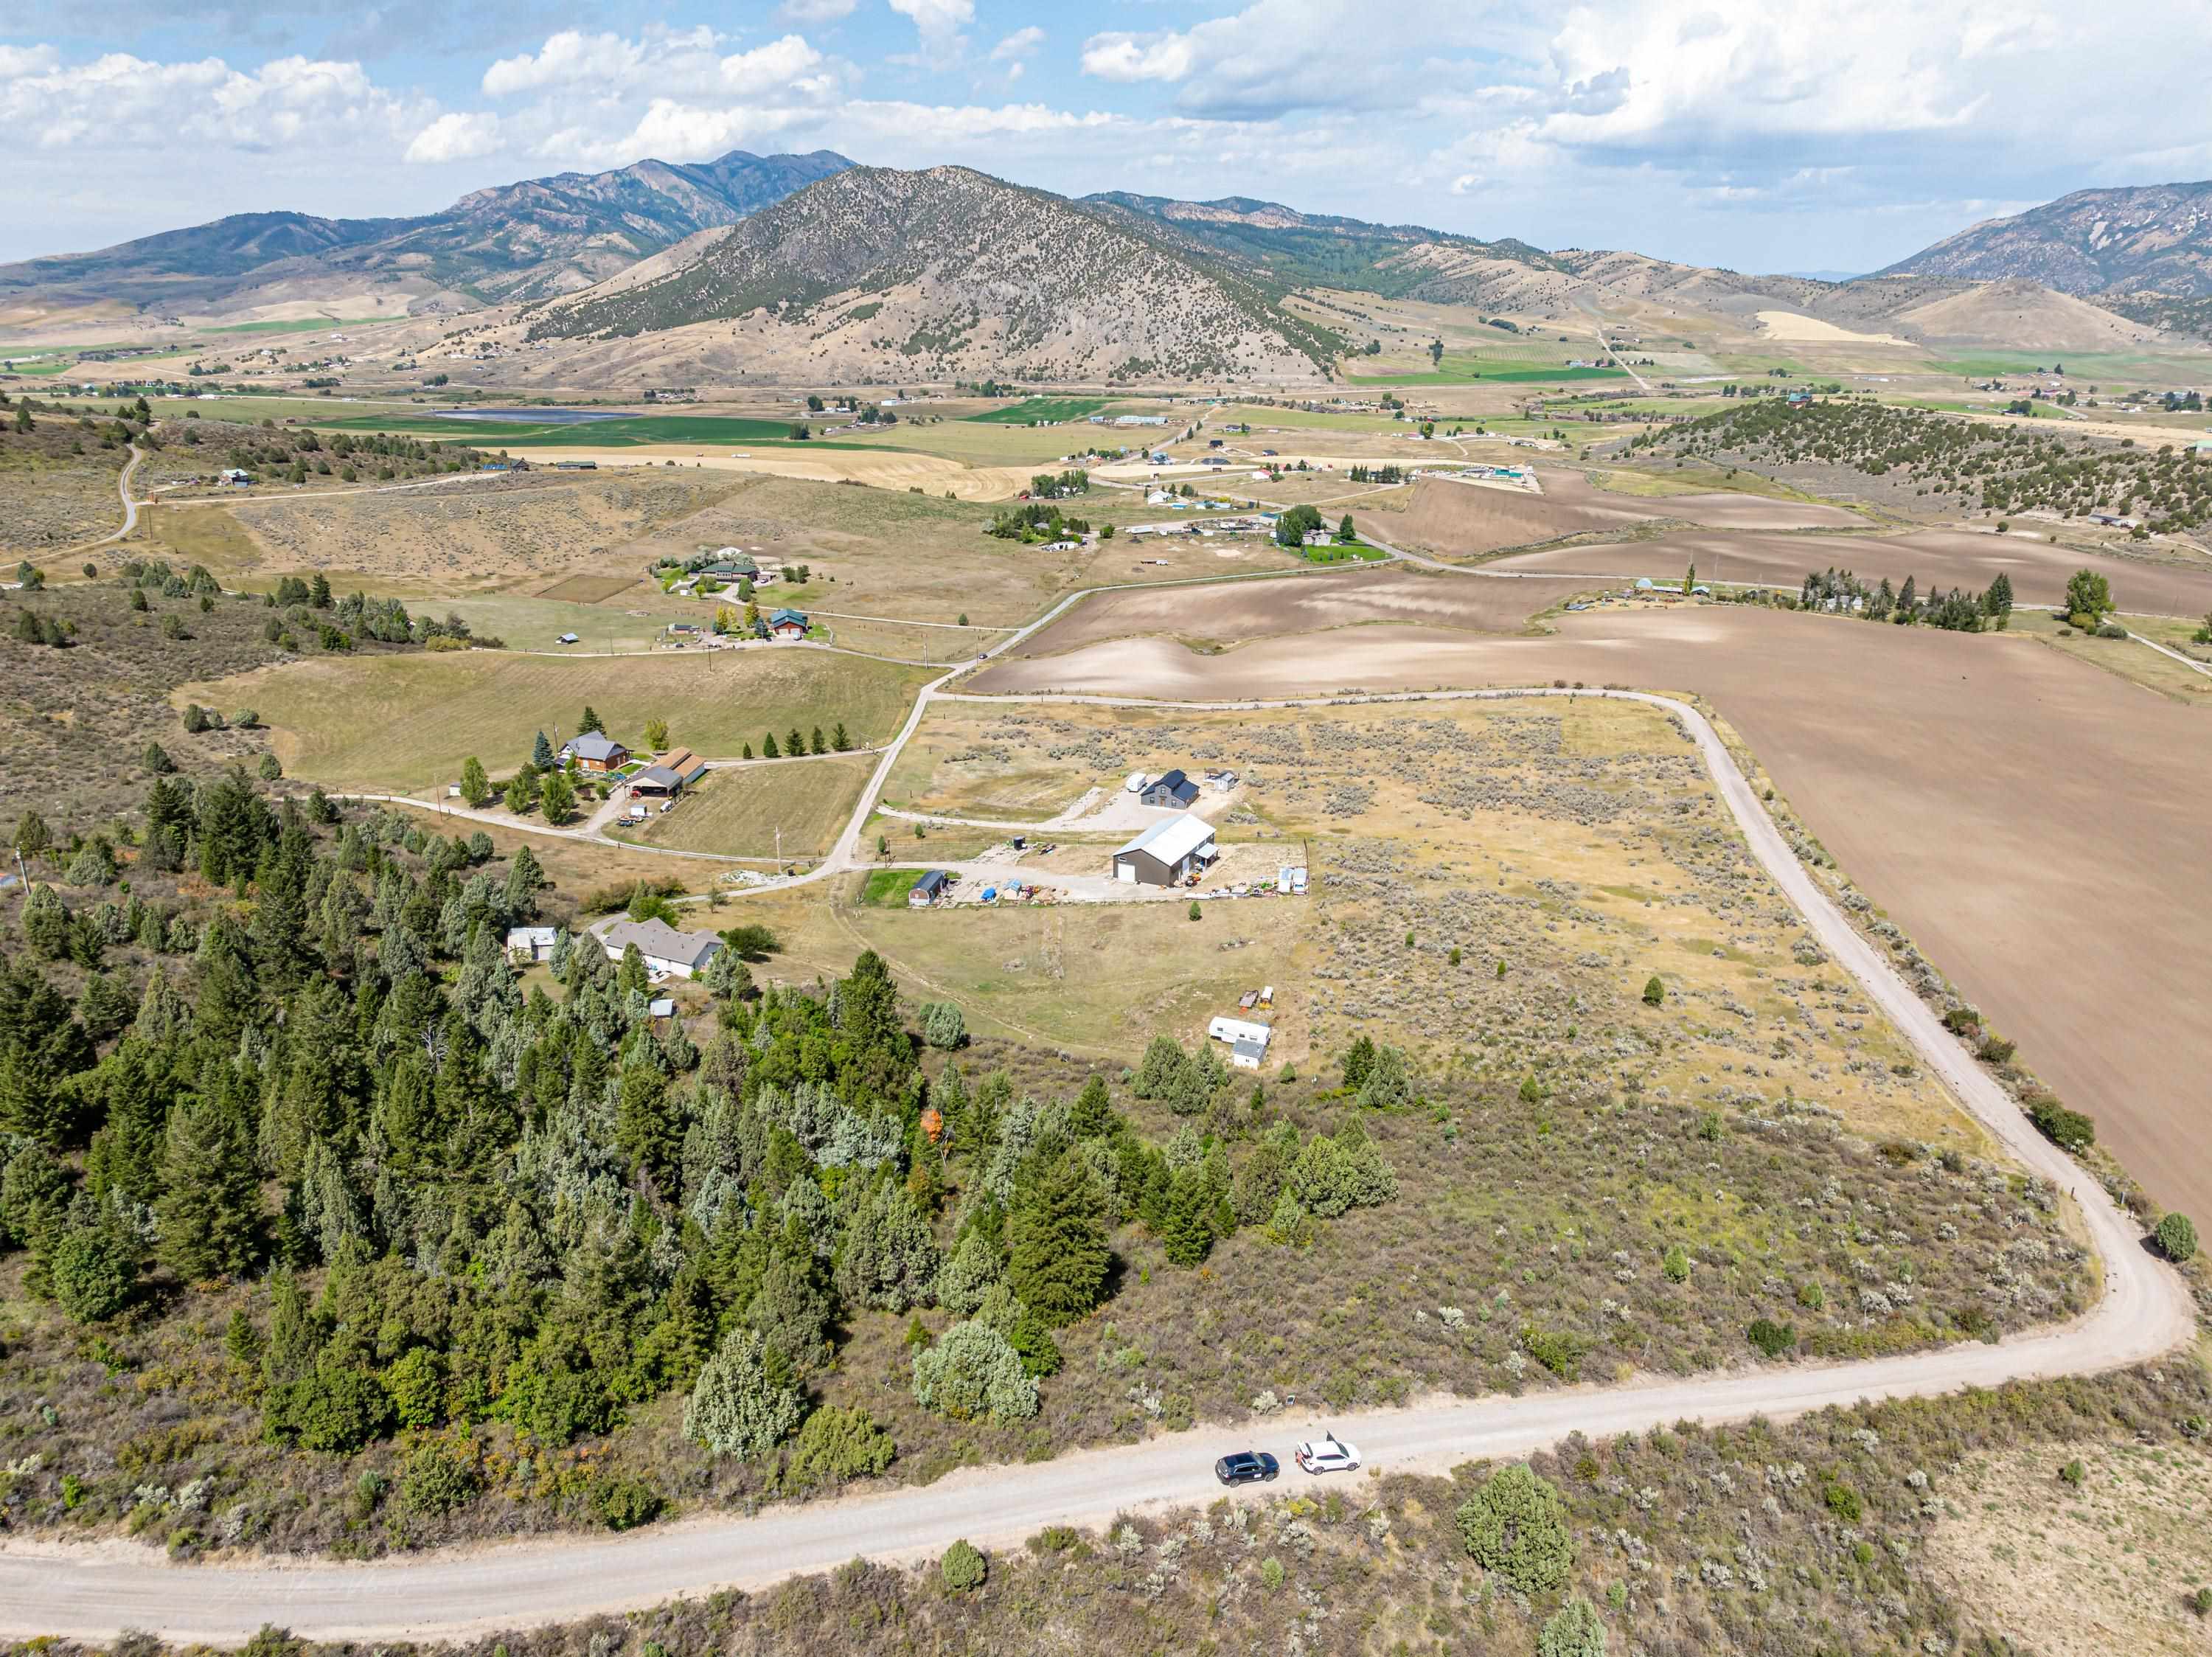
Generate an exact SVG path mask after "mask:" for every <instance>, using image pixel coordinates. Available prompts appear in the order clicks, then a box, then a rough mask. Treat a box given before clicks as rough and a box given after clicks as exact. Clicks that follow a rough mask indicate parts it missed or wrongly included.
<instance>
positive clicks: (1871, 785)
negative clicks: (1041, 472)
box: [973, 606, 2212, 1213]
mask: <svg viewBox="0 0 2212 1657" xmlns="http://www.w3.org/2000/svg"><path fill="white" fill-rule="evenodd" d="M1556 625H1557V628H1558V631H1557V634H1556V636H1554V637H1548V638H1535V639H1486V638H1482V637H1477V636H1473V635H1469V634H1467V633H1464V632H1459V633H1455V632H1449V631H1444V630H1442V629H1437V628H1431V627H1413V626H1394V625H1376V626H1371V627H1363V628H1354V629H1346V630H1343V631H1339V632H1337V633H1334V634H1333V635H1331V636H1330V637H1328V638H1327V639H1325V640H1322V641H1319V642H1316V641H1315V640H1311V639H1308V638H1304V637H1296V636H1291V637H1282V638H1277V639H1263V640H1261V641H1258V642H1256V643H1253V644H1250V645H1248V646H1246V647H1244V648H1243V649H1239V650H1235V651H1231V652H1228V653H1226V654H1224V655H1212V656H1208V655H1198V654H1194V653H1193V652H1192V651H1190V650H1189V649H1186V648H1185V647H1183V646H1182V645H1180V644H1177V643H1174V642H1172V641H1170V640H1167V639H1163V638H1155V637H1147V638H1141V639H1136V640H1122V641H1116V642H1112V643H1098V644H1092V645H1087V646H1085V647H1083V648H1081V649H1076V650H1073V651H1069V652H1067V653H1066V654H1063V655H1057V656H1053V657H1047V658H1036V659H1027V660H1013V661H1002V662H994V664H993V665H992V666H991V667H988V668H987V669H986V670H985V671H984V672H983V673H981V674H980V675H978V676H977V678H976V679H975V680H974V681H973V688H975V690H978V691H994V692H995V691H1016V690H1061V691H1078V692H1085V693H1091V694H1103V695H1125V696H1126V695H1133V696H1141V697H1155V698H1177V699H1183V698H1225V697H1240V696H1243V697H1286V696H1298V695H1310V694H1315V693H1316V692H1320V693H1327V692H1328V691H1335V690H1338V689H1340V688H1341V689H1351V688H1364V689H1370V690H1407V691H1422V690H1430V689H1440V688H1447V687H1459V686H1479V685H1531V684H1535V685H1546V684H1555V685H1569V684H1580V683H1588V684H1589V685H1631V686H1636V687H1639V688H1645V689H1653V690H1662V691H1676V692H1684V693H1690V694H1694V695H1698V696H1699V697H1701V698H1703V699H1704V700H1705V701H1706V702H1707V703H1708V704H1710V705H1711V707H1712V708H1713V709H1714V710H1715V711H1716V712H1717V714H1718V715H1719V716H1721V717H1722V718H1723V719H1725V720H1727V721H1728V722H1730V723H1731V724H1732V725H1733V726H1734V727H1735V728H1736V729H1737V730H1738V731H1739V732H1740V733H1741V735H1742V736H1743V738H1744V740H1745V741H1746V742H1747V745H1748V747H1749V749H1750V751H1751V752H1753V754H1755V755H1756V756H1758V758H1759V761H1760V762H1761V764H1762V765H1764V767H1765V772H1766V774H1767V775H1768V776H1769V777H1771V779H1772V781H1773V783H1774V785H1775V787H1776V788H1777V789H1778V792H1779V793H1780V794H1781V795H1784V796H1786V797H1787V799H1788V801H1790V804H1791V805H1792V806H1793V807H1795V808H1796V810H1798V811H1800V812H1802V813H1803V817H1804V820H1805V821H1806V822H1807V823H1808V824H1810V825H1814V830H1813V832H1816V833H1817V834H1818V835H1819V836H1820V841H1821V844H1823V845H1824V846H1825V847H1826V851H1827V852H1828V853H1829V854H1832V856H1833V857H1834V859H1835V861H1836V862H1837V863H1838V865H1839V866H1840V868H1842V869H1843V870H1844V871H1846V872H1847V873H1848V874H1849V875H1850V878H1851V879H1852V880H1854V881H1856V882H1857V883H1859V884H1860V886H1863V889H1864V891H1865V892H1866V893H1868V894H1869V896H1870V898H1871V899H1872V900H1873V901H1875V902H1876V903H1878V904H1879V905H1882V906H1883V911H1884V912H1885V913H1886V914H1887V917H1888V918H1889V919H1890V921H1891V922H1892V923H1894V924H1895V925H1897V926H1899V928H1901V929H1902V930H1903V932H1904V933H1905V935H1909V936H1910V937H1911V939H1912V941H1914V942H1916V943H1917V945H1918V946H1919V947H1920V948H1921V949H1922V950H1923V952H1924V953H1926V954H1927V955H1928V956H1929V957H1930V958H1931V959H1936V960H1938V961H1941V962H1942V963H1943V964H1944V966H1945V969H1946V971H1947V972H1949V973H1950V974H1951V976H1952V978H1953V980H1954V983H1955V984H1956V985H1957V988H1958V990H1959V993H1960V995H1961V996H1963V997H1964V998H1965V999H1966V1000H1967V1001H1968V1002H1971V1003H1972V1004H1973V1005H1974V1006H1976V1007H1978V1008H1980V1009H1981V1012H1982V1014H1983V1015H1984V1017H1985V1018H1986V1019H1987V1020H1990V1022H1991V1023H1992V1024H1993V1025H1994V1026H1996V1027H1997V1028H1999V1029H2001V1030H2003V1031H2005V1032H2007V1033H2013V1034H2016V1035H2017V1036H2019V1037H2020V1038H2021V1042H2022V1047H2021V1057H2022V1059H2023V1060H2024V1062H2026V1063H2028V1064H2030V1065H2032V1066H2033V1069H2034V1070H2035V1072H2036V1073H2037V1074H2038V1075H2040V1076H2041V1077H2042V1079H2043V1080H2044V1081H2045V1082H2046V1083H2048V1084H2049V1085H2050V1086H2051V1087H2053V1088H2055V1089H2056V1090H2057V1092H2058V1093H2059V1094H2060V1095H2061V1096H2063V1098H2065V1099H2066V1100H2068V1102H2069V1104H2071V1105H2072V1106H2074V1107H2075V1108H2076V1109H2080V1110H2084V1111H2087V1112H2089V1113H2091V1114H2092V1115H2093V1116H2094V1117H2095V1118H2096V1119H2097V1121H2098V1123H2099V1131H2100V1142H2102V1143H2106V1144H2107V1145H2109V1146H2110V1147H2111V1148H2112V1151H2113V1153H2114V1154H2116V1155H2117V1156H2118V1157H2119V1159H2120V1160H2121V1161H2122V1162H2123V1163H2124V1165H2125V1166H2127V1167H2130V1169H2133V1170H2135V1171H2136V1174H2137V1177H2138V1178H2140V1179H2142V1181H2143V1183H2144V1184H2145V1185H2146V1186H2148V1189H2149V1190H2150V1191H2151V1192H2152V1194H2153V1195H2154V1197H2156V1198H2157V1199H2158V1200H2159V1201H2160V1202H2161V1203H2168V1204H2171V1205H2173V1206H2176V1207H2179V1208H2183V1209H2193V1210H2195V1211H2197V1212H2199V1213H2203V1212H2208V1211H2212V1155H2208V1154H2207V1153H2206V1151H2205V1149H2204V1146H2203V1136H2202V1135H2201V1134H2199V1133H2198V1132H2197V1130H2196V1127H2195V1125H2194V1124H2193V1123H2192V1122H2191V1121H2190V1120H2189V1119H2188V1118H2186V1117H2185V1115H2182V1114H2179V1113H2176V1112H2172V1111H2170V1110H2168V1109H2166V1108H2165V1107H2164V1106H2162V1105H2161V1104H2160V1102H2159V1101H2161V1100H2166V1099H2169V1098H2172V1097H2177V1096H2179V1094H2180V1093H2185V1092H2186V1090H2187V1088H2188V1087H2189V1086H2190V1085H2191V1083H2190V1082H2189V1081H2188V1078H2189V1077H2190V1076H2191V1075H2194V1074H2196V1073H2197V1071H2198V1070H2200V1069H2203V1068H2204V1067H2205V1066H2207V1065H2212V1018H2208V1017H2207V1015H2206V1013H2205V1009H2204V1008H2203V1006H2202V1005H2201V1004H2200V1001H2199V998H2197V997H2196V996H2194V995H2193V993H2192V992H2191V991H2190V990H2188V989H2187V988H2186V987H2185V983H2184V982H2183V981H2182V980H2179V979H2177V978H2174V977H2173V976H2172V974H2171V973H2169V972H2164V971H2162V970H2159V969H2157V968H2155V967H2154V963H2157V962H2161V961H2172V960H2185V959H2195V952H2196V950H2197V947H2198V946H2197V943H2196V940H2197V939H2198V938H2199V937H2201V936H2203V935H2206V934H2207V933H2208V932H2212V891H2207V890H2206V889H2204V888H2203V883H2201V882H2192V881H2186V880H2174V879H2172V878H2171V877H2170V874H2169V873H2168V872H2169V871H2172V870H2174V869H2179V868H2188V867H2191V866H2192V865H2191V860H2192V858H2193V857H2194V856H2195V853H2194V852H2193V851H2192V850H2191V847H2192V846H2194V845H2195V844H2197V841H2198V839H2199V838H2201V834H2202V827H2201V825H2202V824H2203V822H2204V821H2205V820H2207V819H2208V817H2212V782H2208V781H2207V780H2206V778H2205V777H2203V775H2201V774H2200V769H2199V768H2191V767H2187V766H2182V767H2176V766H2175V765H2172V756H2173V755H2174V754H2177V753H2187V752H2196V751H2197V748H2198V747H2199V746H2201V744H2202V742H2203V732H2202V730H2201V729H2200V728H2199V725H2198V720H2199V719H2200V717H2201V710H2197V709H2196V708H2192V707H2183V706H2179V705H2177V704H2173V703H2172V702H2168V701H2166V700H2165V699H2163V698H2154V697H2152V696H2148V695H2147V694H2146V693H2145V692H2144V691H2142V689H2141V688H2139V687H2137V686H2136V685H2130V684H2129V683H2127V682H2126V681H2124V680H2123V679H2119V678H2118V677H2117V676H2115V675H2112V674H2109V673H2101V672H2096V671H2093V670H2092V669H2090V668H2089V667H2085V666H2084V665H2083V664H2082V663H2081V662H2077V661H2068V660H2066V659H2065V658H2064V657H2063V656H2062V655H2060V654H2059V653H2058V652H2057V651H2056V650H2053V649H2046V648H2045V647H2043V646H2042V645H2040V644H2038V643H2035V642H2033V641H2032V640H2030V639H2028V638H2026V637H2021V636H2018V635H2015V634H2009V633H2007V634H1979V635H1966V634H1945V633H1937V632H1935V631H1931V630H1929V629H1926V628H1917V627H1916V628H1903V627H1880V626H1875V625H1872V624H1867V623H1863V622H1857V621H1847V620H1844V619H1843V618H1838V617H1829V616H1817V615H1805V614H1785V613H1782V612H1771V611H1764V610H1751V609H1746V608H1740V607H1738V606H1674V607H1670V608H1667V609H1663V610H1660V609H1643V608H1638V609H1623V608H1613V609H1607V610H1603V611H1598V612H1589V613H1585V614H1581V615H1565V616H1561V617H1560V618H1558V621H1557V624H1556ZM2136 648H2137V649H2140V648H2141V647H2140V646H2138V647H2136ZM1930 710H1941V717H1940V718H1939V717H1931V713H1930ZM1968 731H1971V732H1972V733H1973V743H1972V758H1971V760H1967V759H1963V758H1962V757H1961V750H1960V746H1959V743H1960V733H1963V732H1968ZM2069 753H2093V754H2095V755H2097V756H2099V758H2100V763H2099V764H2097V765H2093V766H2087V767H2083V766H2080V765H2070V764H2068V763H2066V762H2065V759H2064V756H2066V755H2068V754H2069ZM1930 823H1940V824H1942V825H1946V827H1945V832H1943V833H1942V834H1940V835H1931V834H1930V833H1929V832H1927V825H1929V824H1930ZM2118 844H2126V845H2127V846H2128V847H2129V848H2130V855H2129V856H2126V857H2124V858H2118V857H2115V856H2113V855H2112V848H2113V847H2114V846H2115V845H2118ZM1961 848H1967V849H1971V850H1969V851H1966V852H1964V853H1962V851H1961ZM2083 869H2091V870H2094V871H2096V875H2095V879H2096V897H2095V900H2094V914H2095V917H2096V921H2095V923H2094V924H2087V923H2084V922H2083V921H2082V920H2081V918H2079V917H2077V914H2076V913H2075V911H2074V909H2073V908H2072V907H2071V906H2069V905H2048V904H2042V903H2023V902H2022V901H2021V894H2022V893H2023V892H2059V891H2063V890H2066V889H2067V888H2068V887H2069V883H2071V882H2072V881H2074V880H2075V879H2076V878H2077V876H2078V874H2079V872H2080V871H2081V870H2083Z"/></svg>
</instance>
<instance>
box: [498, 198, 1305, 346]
mask: <svg viewBox="0 0 2212 1657" xmlns="http://www.w3.org/2000/svg"><path fill="white" fill-rule="evenodd" d="M696 246H697V247H698V253H697V257H696V258H695V259H691V260H690V262H689V263H686V264H682V265H678V266H676V267H675V268H672V269H670V270H668V271H666V272H665V274H662V275H659V276H658V277H654V278H653V279H651V280H648V281H637V280H635V279H629V280H617V281H615V282H611V283H607V284H605V286H604V287H602V288H599V289H592V290H589V291H586V292H585V293H581V294H579V295H574V297H573V298H568V299H563V300H559V301H555V302H550V303H547V304H544V305H541V306H538V307H534V308H532V309H531V310H530V312H529V313H528V315H527V317H526V324H527V337H528V338H532V339H533V340H555V339H558V340H599V341H617V340H624V339H634V338H641V337H643V336H647V335H650V336H652V337H653V338H655V339H656V340H659V341H661V342H662V343H663V344H665V345H667V346H668V347H669V349H671V350H676V351H678V352H679V353H680V354H682V355H683V356H684V357H685V360H687V361H696V362H699V363H700V364H701V365H702V372H704V371H711V370H713V369H717V368H725V371H727V370H731V369H741V370H742V371H743V372H744V373H746V374H747V375H759V374H762V373H769V374H774V373H788V372H794V371H800V370H802V369H809V368H811V369H812V371H813V372H816V373H820V372H822V371H823V370H824V369H831V370H832V371H834V372H835V373H836V374H838V375H846V376H851V377H858V378H861V379H876V380H882V381H892V382H896V381H902V380H916V379H923V378H929V379H945V378H969V377H981V376H982V375H987V374H990V373H994V372H1001V371H1011V372H1012V373H1014V374H1017V375H1020V376H1021V377H1024V378H1030V379H1037V380H1066V379H1085V378H1089V379H1103V378H1115V377H1138V376H1158V375H1173V376H1179V377H1187V378H1206V377H1212V376H1229V375H1237V376H1240V377H1242V376H1287V377H1293V378H1304V377H1307V376H1310V375H1315V374H1316V373H1317V372H1318V370H1319V369H1320V367H1321V365H1322V364H1323V363H1325V362H1328V360H1329V358H1330V356H1332V355H1333V353H1334V350H1336V349H1337V346H1338V343H1339V342H1338V341H1337V340H1336V339H1335V338H1334V336H1333V335H1331V334H1329V333H1328V332H1326V331H1325V330H1323V329H1322V328H1320V327H1318V326H1316V325H1315V324H1313V323H1311V322H1309V321H1307V320H1304V319H1303V318H1301V317H1298V316H1297V315H1295V314H1292V313H1291V312H1289V311H1288V310H1286V309H1285V308H1284V307H1283V306H1282V304H1281V302H1280V301H1281V298H1282V295H1283V291H1284V287H1283V284H1281V283H1275V282H1271V281H1269V280H1267V278H1266V277H1264V275H1262V274H1261V273H1260V272H1256V271H1251V270H1249V269H1246V268H1243V267H1241V266H1239V265H1236V264H1232V263H1231V262H1230V261H1228V260H1226V259H1218V258H1213V257H1210V256H1208V255H1207V254H1206V252H1205V251H1204V249H1203V248H1202V247H1200V245H1199V244H1197V243H1196V242H1194V241H1192V240H1190V239H1188V238H1185V237H1180V236H1170V235H1163V234H1158V233H1156V232H1154V231H1152V230H1151V229H1148V228H1146V224H1145V222H1144V221H1143V219H1142V216H1133V215H1130V214H1127V213H1112V214H1108V213H1101V212H1098V211H1095V210H1090V209H1088V208H1086V207H1085V204H1081V203H1077V202H1071V201H1069V200H1067V199H1066V198H1064V197H1060V196H1055V195H1053V194H1051V193H1050V192H1046V191H1042V190H1032V189H1027V188H1024V187H1023V186H1018V185H1012V184H1008V183H1006V182H1005V181H1004V180H999V179H994V178H991V177H988V176H987V175H986V174H981V173H976V172H973V171H970V170H969V169H968V168H958V167H938V168H928V169H926V170H924V171H920V172H904V171H900V170H896V169H893V168H852V169H849V170H848V171H844V172H841V173H838V174H835V175H834V176H832V177H830V178H828V179H825V180H822V181H821V182H819V183H817V184H815V185H814V186H811V188H809V189H806V190H804V191H801V192H799V193H797V194H795V195H793V196H790V197H787V198H785V199H784V200H782V201H781V202H779V203H777V204H775V206H773V207H770V208H768V209H766V210H763V211H762V212H760V213H758V214H756V215H755V216H752V217H750V218H749V219H746V220H744V222H741V223H739V224H738V225H737V226H735V227H734V228H732V229H730V230H728V231H726V233H724V234H723V235H720V236H719V237H702V238H700V239H699V241H698V242H697V244H696ZM671 335H675V336H682V338H681V339H680V340H679V339H676V338H670V336H671ZM724 357H726V358H727V359H728V362H727V364H726V366H725V365H724V363H723V361H722V359H723V358H724Z"/></svg>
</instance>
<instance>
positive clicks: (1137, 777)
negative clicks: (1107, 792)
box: [1123, 771, 1152, 794]
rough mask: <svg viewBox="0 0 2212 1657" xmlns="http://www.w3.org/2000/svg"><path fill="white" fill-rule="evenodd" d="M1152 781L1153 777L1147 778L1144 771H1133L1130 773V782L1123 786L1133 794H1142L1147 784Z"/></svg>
mask: <svg viewBox="0 0 2212 1657" xmlns="http://www.w3.org/2000/svg"><path fill="white" fill-rule="evenodd" d="M1151 781H1152V778H1151V777H1147V776H1146V775H1145V774H1144V772H1142V771H1131V772H1130V773H1129V780H1128V782H1127V783H1125V784H1124V785H1123V786H1124V787H1126V788H1127V789H1128V790H1129V792H1130V793H1132V794H1142V793H1143V792H1144V791H1145V784H1146V783H1149V782H1151Z"/></svg>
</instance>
